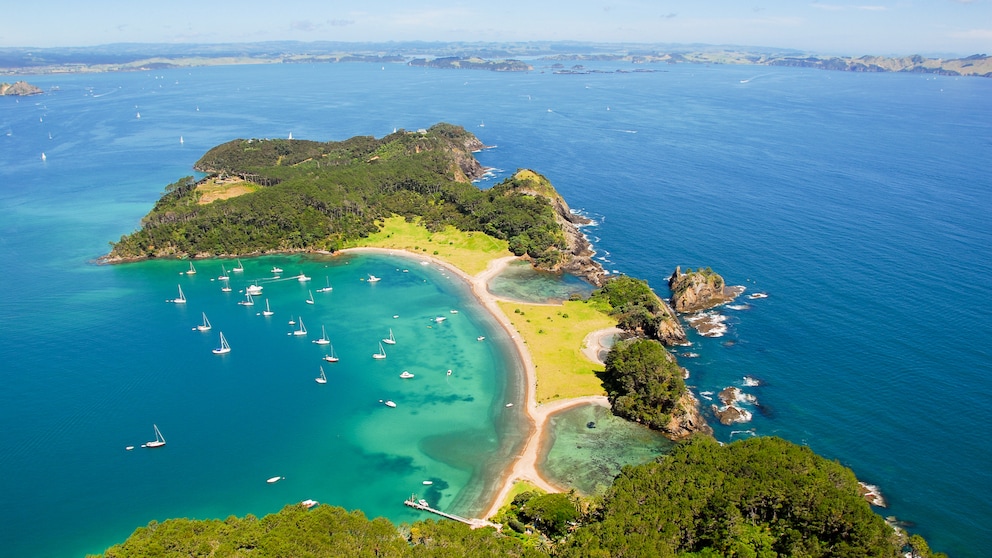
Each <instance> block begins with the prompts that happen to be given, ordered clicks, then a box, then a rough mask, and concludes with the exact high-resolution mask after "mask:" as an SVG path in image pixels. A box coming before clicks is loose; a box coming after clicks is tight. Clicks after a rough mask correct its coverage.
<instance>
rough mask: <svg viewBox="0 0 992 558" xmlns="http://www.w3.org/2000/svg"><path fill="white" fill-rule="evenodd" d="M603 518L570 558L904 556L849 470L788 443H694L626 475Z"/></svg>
mask: <svg viewBox="0 0 992 558" xmlns="http://www.w3.org/2000/svg"><path fill="white" fill-rule="evenodd" d="M599 514H600V517H601V521H598V522H595V523H592V524H590V525H588V526H586V527H583V528H581V529H579V531H577V532H576V533H575V535H574V536H573V537H571V538H570V539H569V544H568V545H567V548H566V549H565V550H564V551H563V552H562V553H561V555H563V556H754V557H764V556H769V557H770V556H809V557H816V556H864V557H869V556H871V557H886V556H888V557H893V558H894V557H896V556H898V555H899V543H898V540H897V537H896V534H895V532H894V531H893V530H892V528H890V527H889V526H888V525H887V524H886V523H885V521H884V520H883V519H882V517H881V516H879V515H877V514H875V513H874V512H872V511H871V508H870V507H869V505H868V503H867V502H866V501H865V500H864V499H863V498H862V497H861V496H860V494H859V492H858V483H857V479H856V478H855V477H854V473H852V472H851V470H850V469H847V468H845V467H843V466H841V465H840V464H838V463H836V462H833V461H829V460H827V459H824V458H822V457H819V456H817V455H816V454H814V453H813V452H812V451H811V450H810V449H809V448H807V447H804V446H797V445H795V444H791V443H789V442H786V441H785V440H782V439H780V438H765V437H762V438H751V439H749V440H745V441H739V442H734V443H732V444H729V445H726V446H721V445H719V444H718V443H717V442H715V441H714V440H712V439H710V438H708V437H697V438H694V439H692V440H691V441H689V442H687V443H685V444H682V445H680V446H678V447H676V449H675V450H674V451H673V452H672V453H671V454H670V455H668V456H665V457H662V458H659V459H658V460H657V461H656V462H655V463H649V464H647V465H642V466H638V467H628V468H625V469H624V471H623V472H622V473H621V474H620V476H618V477H617V479H616V480H615V481H614V483H613V486H612V488H611V489H610V491H609V492H608V493H607V495H606V497H605V498H604V501H603V507H602V509H601V510H600V512H599Z"/></svg>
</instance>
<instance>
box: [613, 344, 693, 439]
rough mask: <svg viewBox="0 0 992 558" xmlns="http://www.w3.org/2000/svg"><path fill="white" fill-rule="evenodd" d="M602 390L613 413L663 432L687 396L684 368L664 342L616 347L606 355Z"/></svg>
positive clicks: (616, 345) (618, 345)
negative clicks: (680, 399)
mask: <svg viewBox="0 0 992 558" xmlns="http://www.w3.org/2000/svg"><path fill="white" fill-rule="evenodd" d="M603 387H604V388H605V389H606V393H607V394H608V395H609V398H610V404H611V405H612V407H613V413H614V414H615V415H617V416H620V417H623V418H626V419H627V420H632V421H636V422H639V423H642V424H645V425H647V426H649V427H651V428H654V429H656V430H664V429H665V428H666V427H667V426H668V422H669V421H670V420H671V415H672V413H673V412H677V404H678V401H679V398H681V397H682V396H683V395H684V394H685V382H684V381H683V380H682V369H681V368H680V367H679V365H678V363H676V362H675V359H673V358H672V357H671V355H669V354H668V351H666V350H665V348H664V347H663V346H662V345H661V343H659V342H657V341H654V340H652V339H643V338H638V339H630V340H626V341H621V342H619V343H616V344H614V345H613V348H611V349H610V352H609V353H608V354H607V355H606V370H605V371H604V372H603Z"/></svg>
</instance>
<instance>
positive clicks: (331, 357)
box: [324, 345, 339, 362]
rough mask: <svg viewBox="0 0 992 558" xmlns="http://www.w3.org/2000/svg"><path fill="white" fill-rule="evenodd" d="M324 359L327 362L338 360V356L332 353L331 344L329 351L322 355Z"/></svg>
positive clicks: (332, 346) (332, 347)
mask: <svg viewBox="0 0 992 558" xmlns="http://www.w3.org/2000/svg"><path fill="white" fill-rule="evenodd" d="M324 360H326V361H327V362H337V361H338V360H339V359H338V356H337V355H336V354H334V345H331V352H330V353H329V354H326V355H324Z"/></svg>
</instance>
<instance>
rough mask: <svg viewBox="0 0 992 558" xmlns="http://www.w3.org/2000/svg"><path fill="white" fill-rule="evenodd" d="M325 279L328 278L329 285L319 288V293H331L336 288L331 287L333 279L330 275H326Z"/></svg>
mask: <svg viewBox="0 0 992 558" xmlns="http://www.w3.org/2000/svg"><path fill="white" fill-rule="evenodd" d="M324 279H326V280H327V286H326V287H321V288H319V289H317V292H318V293H329V292H331V291H332V290H334V289H332V288H331V279H330V277H326V276H325V277H324Z"/></svg>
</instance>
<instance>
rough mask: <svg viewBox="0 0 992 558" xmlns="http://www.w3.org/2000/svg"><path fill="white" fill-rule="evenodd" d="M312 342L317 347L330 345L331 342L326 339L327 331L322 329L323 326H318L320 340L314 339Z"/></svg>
mask: <svg viewBox="0 0 992 558" xmlns="http://www.w3.org/2000/svg"><path fill="white" fill-rule="evenodd" d="M313 342H314V343H316V344H318V345H330V344H331V340H330V339H328V338H327V330H326V329H324V326H320V339H314V340H313Z"/></svg>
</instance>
